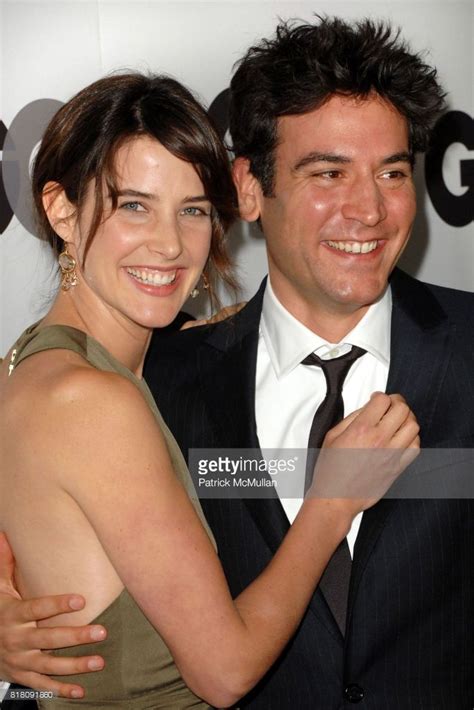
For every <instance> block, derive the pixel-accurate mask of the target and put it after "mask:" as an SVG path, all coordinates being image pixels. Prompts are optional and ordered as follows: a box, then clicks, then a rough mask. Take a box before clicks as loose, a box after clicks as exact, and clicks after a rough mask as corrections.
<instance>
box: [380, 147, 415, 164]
mask: <svg viewBox="0 0 474 710" xmlns="http://www.w3.org/2000/svg"><path fill="white" fill-rule="evenodd" d="M393 163H410V165H413V156H412V155H411V154H410V153H409V152H408V151H407V150H403V151H401V152H400V153H394V154H393V155H389V156H388V157H387V158H384V159H383V160H382V164H383V165H392V164H393Z"/></svg>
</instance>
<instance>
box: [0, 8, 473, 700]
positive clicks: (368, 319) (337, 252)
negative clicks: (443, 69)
mask: <svg viewBox="0 0 474 710" xmlns="http://www.w3.org/2000/svg"><path fill="white" fill-rule="evenodd" d="M442 104H443V97H442V92H441V89H440V87H439V85H438V84H437V82H436V78H435V72H434V70H432V69H431V68H429V67H427V66H426V65H424V64H423V62H422V61H421V59H420V57H418V56H417V55H415V54H412V53H410V52H409V50H408V49H407V48H406V47H405V46H404V45H403V43H402V42H401V41H400V40H399V39H398V38H397V37H394V36H393V34H392V33H391V31H390V30H389V29H388V28H386V27H385V26H382V25H377V24H373V23H371V22H369V21H364V22H361V23H359V24H358V25H356V26H354V27H353V26H351V25H349V24H347V23H345V22H343V21H342V20H339V19H319V20H317V21H316V23H315V24H312V25H301V26H292V25H291V24H282V25H280V26H279V28H278V30H277V34H276V37H275V38H274V39H272V40H269V41H262V43H261V44H259V45H258V46H256V47H254V48H252V49H250V50H249V52H248V53H247V55H246V56H245V57H244V59H243V60H242V62H241V63H240V66H239V68H238V70H237V72H236V74H235V76H234V78H233V80H232V84H231V133H232V138H233V144H234V150H235V156H236V158H235V164H234V176H235V181H236V185H237V189H238V193H239V206H240V210H241V215H242V217H243V219H246V220H248V221H255V220H259V222H260V225H261V228H262V230H263V232H264V235H265V238H266V244H267V252H268V265H269V279H268V281H267V282H264V283H263V284H262V286H261V288H260V290H259V292H258V293H257V295H256V296H255V297H254V298H253V299H252V300H251V301H250V302H249V303H248V304H247V306H246V307H245V308H244V309H243V310H242V311H240V312H239V313H238V314H237V315H235V316H233V317H232V318H231V319H230V320H229V321H226V322H223V323H220V324H217V325H213V326H210V327H205V328H196V329H191V330H189V331H186V332H184V333H179V334H175V335H171V336H169V337H168V338H166V339H163V337H162V336H160V335H158V336H157V337H156V339H155V342H154V343H153V345H152V348H151V351H150V354H149V359H148V366H147V370H146V377H147V380H148V382H149V384H150V386H151V389H152V391H153V393H154V395H155V396H156V399H157V401H158V403H159V406H160V408H161V410H162V413H163V415H164V417H165V419H166V421H167V422H168V424H169V425H170V427H171V429H172V430H173V432H174V434H175V436H176V438H177V440H178V442H179V444H180V446H181V447H182V449H183V451H185V452H187V451H188V450H189V449H192V448H201V447H206V448H216V449H222V448H256V449H258V448H259V447H260V446H261V447H262V448H275V447H278V448H285V447H289V448H291V447H294V448H305V447H306V446H307V444H308V436H309V432H310V429H311V428H312V426H311V425H312V419H313V415H314V413H315V411H316V410H317V409H318V407H319V405H320V404H321V402H323V400H324V398H325V395H326V383H325V376H324V375H323V371H322V369H321V368H320V367H313V366H309V365H308V364H307V363H305V364H303V363H302V361H303V360H306V358H307V357H308V356H309V355H310V354H311V353H315V354H316V355H318V356H319V357H321V359H322V360H323V361H324V360H331V359H337V358H338V357H340V356H341V355H343V354H345V353H347V352H350V351H351V350H352V349H353V348H355V347H356V346H357V347H359V348H362V349H363V351H365V353H364V354H363V355H362V356H361V357H360V358H359V360H358V361H357V362H356V363H354V364H353V365H352V367H351V369H350V371H349V373H348V374H347V376H346V379H345V382H344V392H343V397H344V407H345V413H346V414H348V413H349V412H350V411H352V410H354V409H356V408H357V407H359V406H361V405H362V404H363V403H365V402H366V401H367V400H368V398H369V396H370V394H371V393H372V392H373V391H375V390H386V391H387V392H400V393H401V394H402V395H403V396H404V397H405V398H406V400H407V402H408V404H409V406H410V407H411V408H412V409H413V411H414V412H415V414H416V416H417V418H418V422H419V424H420V427H421V431H420V435H421V442H422V446H424V447H425V448H429V447H444V448H456V447H469V446H472V444H473V441H474V432H473V421H474V411H473V410H474V396H473V394H474V393H473V385H472V374H471V373H472V369H473V364H474V363H473V352H474V342H473V339H474V338H473V328H472V326H471V325H470V324H469V319H470V318H471V317H472V311H473V304H474V297H473V296H472V294H466V293H461V292H455V291H453V290H450V289H443V288H438V287H434V286H428V285H425V284H421V283H420V282H418V281H415V280H414V279H412V278H410V277H409V276H407V275H405V274H403V273H402V272H400V271H398V270H395V271H393V269H394V267H395V264H396V262H397V260H398V258H399V256H400V254H401V253H402V251H403V249H404V247H405V245H406V243H407V240H408V238H409V235H410V231H411V228H412V224H413V220H414V217H415V192H414V185H413V177H412V169H413V163H414V156H415V153H416V152H418V151H423V150H424V149H425V148H426V145H427V141H428V137H429V133H430V130H431V128H432V125H433V123H434V121H435V119H436V117H437V115H438V114H439V111H440V110H441V108H442ZM389 279H390V284H389V285H388V282H389ZM299 504H300V501H298V500H282V501H280V500H278V499H277V498H274V499H269V500H235V499H228V500H225V499H224V500H203V507H204V510H205V514H206V517H207V519H208V521H209V523H210V525H211V527H212V528H213V531H214V534H215V536H216V538H217V542H218V547H219V554H220V558H221V560H222V563H223V566H224V569H225V571H226V575H227V578H228V581H229V584H230V586H231V590H232V593H233V594H237V593H238V592H239V591H240V590H241V589H242V588H243V587H245V586H246V585H247V584H248V583H249V582H250V581H251V580H252V579H254V578H255V577H256V576H257V575H258V574H259V573H260V572H261V570H262V569H263V568H264V567H265V565H266V564H267V563H268V561H269V560H270V559H271V556H272V554H273V553H274V551H275V549H276V547H277V546H278V544H279V542H280V541H281V539H282V537H283V535H284V534H285V532H286V530H287V529H288V526H289V524H290V523H291V522H292V520H293V519H294V517H295V515H296V512H297V509H298V506H299ZM473 524H474V509H473V504H472V501H471V500H465V501H458V500H384V501H381V502H380V503H379V504H377V505H376V506H375V507H374V508H373V509H371V510H370V511H369V512H367V513H365V514H364V516H363V518H362V521H360V520H358V521H357V522H356V524H355V525H354V526H353V529H352V530H351V533H350V535H349V538H348V543H349V547H350V550H351V556H352V565H351V568H350V582H349V588H348V589H345V591H344V590H343V591H342V592H341V589H342V587H344V582H343V579H342V577H343V572H342V568H341V567H337V566H335V567H334V568H333V572H332V576H333V580H332V583H331V584H330V585H329V587H328V590H329V591H325V590H323V589H321V588H318V589H317V590H316V591H315V594H314V596H313V599H312V601H311V603H310V606H309V608H308V611H307V613H306V616H305V618H304V620H303V622H302V623H301V626H300V628H299V630H298V632H297V633H296V635H295V637H294V638H293V639H292V641H291V642H290V644H289V645H288V647H287V649H286V650H285V652H284V653H283V654H282V656H281V658H280V659H279V660H278V662H277V663H276V664H275V666H274V667H273V668H272V669H271V670H270V671H269V672H268V674H267V676H266V677H265V678H264V679H263V680H262V681H261V682H260V683H259V685H258V686H257V687H256V688H255V689H254V690H253V691H252V692H251V693H250V694H249V695H248V696H247V697H246V698H245V699H243V700H242V701H241V703H240V704H239V705H240V706H241V707H251V708H259V709H260V708H261V709H265V710H269V709H270V708H271V709H272V710H275V709H278V708H281V709H285V710H289V709H290V708H291V709H294V708H298V709H302V710H305V709H308V710H309V709H310V708H311V709H314V708H316V709H317V710H319V709H321V710H328V709H333V708H334V709H336V708H342V707H349V706H350V705H352V704H357V703H359V704H360V706H361V707H363V708H367V709H370V710H382V709H383V710H400V709H401V708H403V710H420V708H429V710H446V709H450V710H451V709H452V710H454V709H456V710H461V708H466V709H467V708H471V707H472V705H473V702H474V679H473V674H472V668H473V648H474V643H473V642H474V639H473V632H472V626H471V619H472V612H473V609H472V603H473V588H472V569H473V561H474V560H473V553H472V533H473ZM331 566H332V563H330V567H331ZM321 586H323V585H321ZM331 588H332V589H333V590H334V589H336V591H337V593H338V594H339V592H341V593H342V594H346V595H347V603H345V609H344V612H345V613H344V617H345V618H344V619H343V620H342V621H341V619H340V618H339V617H338V613H336V605H335V604H334V600H333V598H332V596H331V592H330V590H331ZM340 596H341V595H340V594H339V597H340ZM2 604H4V601H2ZM17 604H19V603H17ZM18 608H23V607H21V606H19V607H18ZM58 611H59V610H58ZM3 615H4V617H5V615H6V612H3ZM1 618H2V615H1V614H0V620H1ZM17 618H18V617H17ZM33 618H35V617H34V616H33ZM7 631H8V630H7ZM7 631H6V632H5V633H7ZM71 634H72V632H71ZM10 638H11V637H10ZM16 638H19V636H18V635H17V636H16ZM72 638H73V637H72V635H71V636H70V639H72ZM81 640H82V639H81ZM78 642H79V639H78ZM31 667H32V666H31ZM74 670H76V669H74Z"/></svg>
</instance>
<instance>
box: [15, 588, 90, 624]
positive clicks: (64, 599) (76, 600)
mask: <svg viewBox="0 0 474 710" xmlns="http://www.w3.org/2000/svg"><path fill="white" fill-rule="evenodd" d="M85 603H86V602H85V599H84V597H82V596H80V595H79V594H57V595H54V596H48V597H39V598H37V599H25V600H24V601H19V602H18V607H17V609H16V610H15V614H16V613H18V617H17V621H20V622H23V623H26V622H29V621H40V620H41V619H50V618H51V617H53V616H57V615H58V614H70V613H71V612H72V611H79V610H80V609H83V608H84V606H85Z"/></svg>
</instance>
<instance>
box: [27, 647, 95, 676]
mask: <svg viewBox="0 0 474 710" xmlns="http://www.w3.org/2000/svg"><path fill="white" fill-rule="evenodd" d="M24 655H25V654H23V656H24ZM22 664H23V665H25V666H27V667H26V668H25V670H24V671H23V672H24V673H30V672H31V673H38V674H40V675H45V676H54V675H73V674H75V673H90V672H93V671H101V670H102V669H103V667H104V665H105V661H104V659H103V658H102V656H99V655H95V656H77V657H74V658H67V657H64V656H53V655H51V654H50V653H42V652H41V651H36V652H35V653H33V654H31V655H29V656H27V657H26V659H25V658H22ZM22 664H20V661H19V660H15V666H16V667H18V668H21V667H22Z"/></svg>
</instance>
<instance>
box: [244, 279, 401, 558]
mask: <svg viewBox="0 0 474 710" xmlns="http://www.w3.org/2000/svg"><path fill="white" fill-rule="evenodd" d="M391 313H392V296H391V291H390V287H389V288H387V289H386V291H385V293H384V294H383V296H382V297H381V298H380V299H379V300H378V301H377V302H376V303H374V304H373V305H372V306H370V308H369V309H368V311H367V312H366V314H365V315H364V317H363V318H362V319H361V320H360V322H359V323H358V324H357V325H356V327H355V328H354V329H353V330H351V332H350V333H348V334H347V335H346V336H345V338H344V340H343V341H341V342H340V343H328V342H326V341H325V340H323V339H322V338H320V337H319V335H316V333H313V331H311V330H309V328H307V327H306V326H304V325H303V324H302V323H300V321H298V320H297V319H296V318H295V317H294V316H292V315H291V313H289V312H288V311H287V310H286V308H284V306H283V305H282V304H281V303H280V302H279V300H278V299H277V297H276V296H275V293H274V292H273V289H272V287H271V284H270V279H268V281H267V286H266V289H265V294H264V298H263V308H262V317H261V320H260V335H259V342H258V352H257V374H256V401H255V412H256V420H257V434H258V438H259V442H260V446H261V448H262V449H306V448H307V446H308V438H309V431H310V428H311V423H312V421H313V417H314V413H315V412H316V409H317V408H318V407H319V405H320V404H321V402H322V401H323V399H324V397H325V396H326V379H325V377H324V373H323V371H322V370H321V368H319V367H314V366H305V365H302V364H301V361H302V360H303V359H304V358H305V357H306V356H307V355H309V354H310V353H312V352H314V353H316V355H318V356H319V357H322V358H323V359H328V360H329V359H331V358H334V357H339V356H340V355H343V354H344V353H346V352H348V351H349V350H350V349H351V346H352V345H358V346H359V347H361V348H364V350H366V351H367V352H366V353H365V355H362V357H360V358H359V359H358V360H356V362H355V363H354V364H353V365H352V367H351V369H350V370H349V373H348V374H347V376H346V379H345V381H344V386H343V391H342V397H343V401H344V414H345V415H347V414H350V413H351V412H353V411H354V410H355V409H358V408H359V407H362V406H363V405H364V404H366V402H367V401H368V399H369V397H370V395H371V394H372V392H375V391H381V392H384V391H385V388H386V386H387V378H388V369H389V365H390V324H391ZM281 502H282V505H283V508H284V510H285V513H286V515H287V516H288V520H289V521H290V523H292V522H293V520H294V519H295V517H296V515H297V513H298V511H299V509H300V507H301V504H302V502H303V500H302V498H283V499H282V501H281ZM361 518H362V514H360V515H358V516H357V517H356V518H355V520H354V521H353V524H352V527H351V530H350V532H349V534H348V536H347V541H348V544H349V549H350V552H351V555H353V551H354V544H355V540H356V537H357V533H358V531H359V526H360V521H361Z"/></svg>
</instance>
